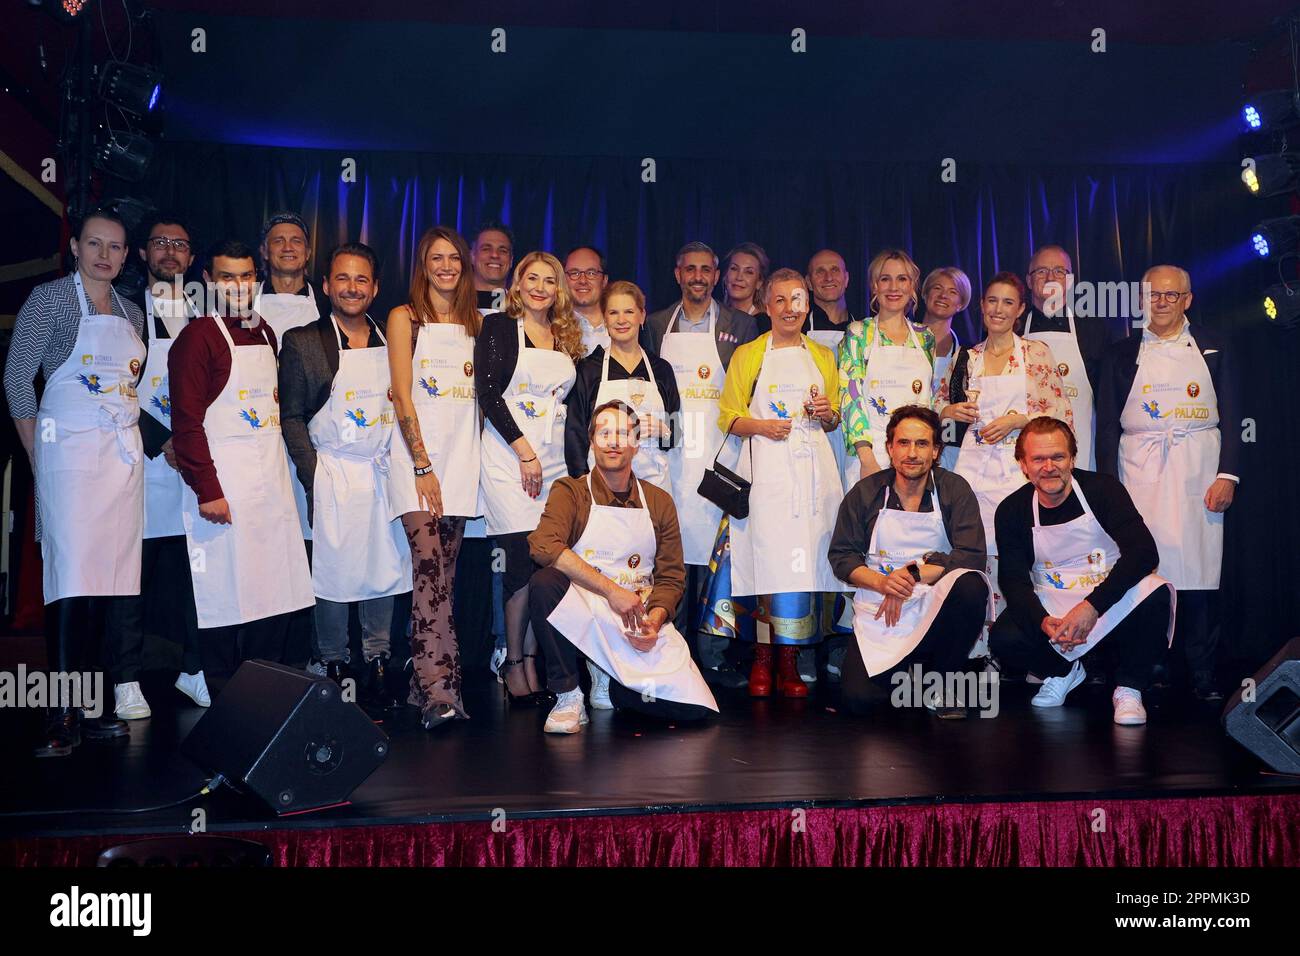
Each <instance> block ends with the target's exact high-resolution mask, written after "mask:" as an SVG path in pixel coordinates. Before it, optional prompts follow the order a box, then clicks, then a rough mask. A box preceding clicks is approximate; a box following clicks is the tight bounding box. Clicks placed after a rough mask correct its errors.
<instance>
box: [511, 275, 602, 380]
mask: <svg viewBox="0 0 1300 956" xmlns="http://www.w3.org/2000/svg"><path fill="white" fill-rule="evenodd" d="M534 262H541V263H544V264H545V265H547V266H550V267H551V269H553V270H554V271H555V280H556V282H555V303H554V304H553V305H552V306H551V316H550V318H551V334H552V335H554V336H555V341H556V342H557V343H559V346H560V350H561V351H562V352H564V353H565V354H566V355H568V356H569V358H571V359H573V361H575V362H577V361H578V360H579V359H581V358H582V357H583V355H584V354H585V350H584V349H583V346H582V328H581V327H580V326H579V325H578V319H577V317H576V316H575V315H574V314H573V297H572V296H571V295H570V294H569V283H568V281H567V280H566V279H565V277H564V267H563V266H562V265H560V260H559V259H557V258H555V256H553V255H551V254H550V253H549V252H530V253H528V255H526V256H524V257H523V258H522V259H520V260H519V264H518V265H516V266H515V274H514V277H513V278H512V279H511V282H510V291H509V292H507V293H506V315H508V316H510V317H511V318H512V319H522V318H523V317H524V296H523V293H522V292H521V291H520V289H519V286H520V283H521V282H523V278H524V273H525V272H527V271H528V267H529V266H531V265H532V264H533V263H534Z"/></svg>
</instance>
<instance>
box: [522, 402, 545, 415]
mask: <svg viewBox="0 0 1300 956" xmlns="http://www.w3.org/2000/svg"><path fill="white" fill-rule="evenodd" d="M515 405H516V406H517V407H518V409H519V410H520V411H521V412H523V413H524V415H525V417H527V418H541V417H543V416H544V415H545V414H546V412H544V411H541V412H539V411H538V410H537V407H536V406H535V405H533V402H532V399H529V400H528V401H526V402H515Z"/></svg>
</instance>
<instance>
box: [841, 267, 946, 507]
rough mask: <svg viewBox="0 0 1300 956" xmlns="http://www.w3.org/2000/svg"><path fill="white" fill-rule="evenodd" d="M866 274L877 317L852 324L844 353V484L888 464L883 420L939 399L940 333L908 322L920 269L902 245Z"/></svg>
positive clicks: (842, 365)
mask: <svg viewBox="0 0 1300 956" xmlns="http://www.w3.org/2000/svg"><path fill="white" fill-rule="evenodd" d="M867 279H868V282H869V284H870V288H871V302H870V303H869V308H870V311H871V316H870V318H867V319H865V320H863V321H860V322H854V323H852V324H851V325H850V326H849V330H848V332H847V333H846V334H845V336H844V341H843V342H842V343H840V352H839V373H840V383H841V385H842V391H841V392H840V413H841V415H842V417H843V425H842V426H841V428H842V429H843V432H844V444H845V448H846V451H847V452H848V456H847V458H848V460H847V462H846V463H845V466H844V483H845V488H846V489H847V488H852V487H853V486H854V485H855V484H857V483H858V482H859V481H860V480H862V479H863V478H865V477H867V476H868V475H870V474H872V473H873V472H876V471H879V470H880V469H881V468H888V467H890V464H889V453H888V452H887V451H886V450H885V426H886V425H887V424H888V423H889V416H890V415H891V414H892V413H893V410H894V409H895V408H901V407H902V406H904V405H921V406H923V407H925V408H930V407H931V406H932V405H933V404H934V399H933V396H934V390H935V381H936V380H935V378H934V336H933V335H931V334H930V333H929V331H927V330H926V329H917V328H915V327H914V326H913V325H912V323H911V321H910V319H911V316H912V315H914V314H915V313H916V306H917V303H918V298H917V291H918V289H919V287H920V281H921V270H920V269H919V268H918V267H917V265H916V263H915V262H913V261H912V257H911V256H909V255H908V254H907V253H906V252H904V251H903V250H901V249H885V250H883V251H882V252H879V253H877V254H876V257H875V258H874V259H872V260H871V264H870V265H869V266H867Z"/></svg>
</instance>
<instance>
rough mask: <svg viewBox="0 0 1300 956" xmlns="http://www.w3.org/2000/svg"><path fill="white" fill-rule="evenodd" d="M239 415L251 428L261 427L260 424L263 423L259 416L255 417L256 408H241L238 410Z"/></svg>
mask: <svg viewBox="0 0 1300 956" xmlns="http://www.w3.org/2000/svg"><path fill="white" fill-rule="evenodd" d="M239 417H240V418H242V419H243V420H244V421H246V422H248V424H249V425H251V426H252V427H253V428H261V427H262V425H263V424H265V423H264V422H263V421H262V420H261V419H260V418H258V417H257V409H256V408H250V409H248V410H247V411H245V410H244V409H242V408H241V409H240V410H239Z"/></svg>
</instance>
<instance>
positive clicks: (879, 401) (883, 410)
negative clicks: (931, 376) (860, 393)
mask: <svg viewBox="0 0 1300 956" xmlns="http://www.w3.org/2000/svg"><path fill="white" fill-rule="evenodd" d="M920 384H921V383H920V382H917V383H916V385H914V386H913V389H914V390H915V391H916V392H917V394H920V392H921V390H920V389H919V388H917V387H916V386H919V385H920ZM867 402H868V404H870V405H871V407H872V408H874V409H875V410H876V413H877V414H878V415H888V414H889V406H888V405H886V404H885V400H884V399H883V398H877V397H876V396H874V395H873V396H871V397H870V398H868V399H867Z"/></svg>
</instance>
